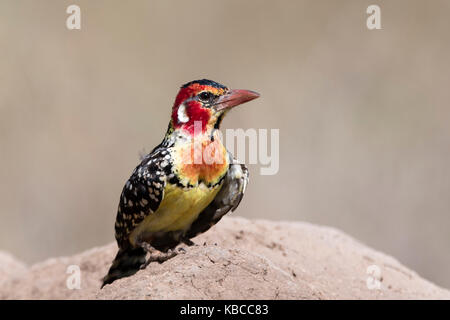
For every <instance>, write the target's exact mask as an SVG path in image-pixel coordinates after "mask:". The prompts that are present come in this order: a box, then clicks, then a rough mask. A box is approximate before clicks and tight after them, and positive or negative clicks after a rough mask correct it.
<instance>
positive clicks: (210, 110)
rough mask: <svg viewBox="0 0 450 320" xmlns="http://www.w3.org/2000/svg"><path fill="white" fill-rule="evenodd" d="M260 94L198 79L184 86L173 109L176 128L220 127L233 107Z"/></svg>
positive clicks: (194, 131) (193, 131) (196, 130)
mask: <svg viewBox="0 0 450 320" xmlns="http://www.w3.org/2000/svg"><path fill="white" fill-rule="evenodd" d="M258 97H259V94H258V93H256V92H254V91H250V90H231V89H228V88H227V87H226V86H224V85H221V84H220V83H217V82H214V81H211V80H206V79H203V80H195V81H191V82H189V83H186V84H185V85H183V86H182V87H181V88H180V91H179V92H178V95H177V97H176V99H175V103H174V105H173V109H172V120H171V123H172V127H173V129H176V130H177V129H181V130H185V131H186V132H188V133H189V134H191V135H194V133H197V132H199V130H198V129H197V128H198V127H199V125H201V131H200V132H205V131H208V130H212V129H213V128H216V129H218V128H219V125H220V122H221V121H222V119H223V116H224V115H225V113H226V112H227V111H229V110H230V109H231V108H233V107H235V106H237V105H240V104H242V103H244V102H248V101H250V100H253V99H256V98H258Z"/></svg>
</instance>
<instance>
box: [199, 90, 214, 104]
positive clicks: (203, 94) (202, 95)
mask: <svg viewBox="0 0 450 320" xmlns="http://www.w3.org/2000/svg"><path fill="white" fill-rule="evenodd" d="M198 97H199V98H200V100H202V101H205V102H209V101H211V100H212V98H213V97H214V95H213V94H212V93H211V92H208V91H203V92H201V93H200V94H199V95H198Z"/></svg>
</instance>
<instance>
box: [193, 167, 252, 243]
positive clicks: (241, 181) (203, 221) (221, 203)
mask: <svg viewBox="0 0 450 320" xmlns="http://www.w3.org/2000/svg"><path fill="white" fill-rule="evenodd" d="M248 179H249V174H248V169H247V167H246V166H245V165H244V164H241V163H238V162H237V161H236V160H233V162H232V164H230V168H229V169H228V172H227V175H226V177H225V179H224V183H223V185H222V188H221V189H220V191H219V192H218V193H217V195H216V197H215V198H214V200H213V201H212V202H211V203H210V204H209V205H208V206H207V207H206V208H205V209H204V210H203V211H202V212H201V213H200V215H199V216H198V218H197V220H195V221H194V223H193V224H192V225H191V227H190V228H189V230H188V232H187V233H186V235H185V236H186V238H188V239H190V238H193V237H195V236H196V235H198V234H200V233H203V232H205V231H207V230H208V229H209V228H211V227H212V226H213V225H215V224H216V223H217V222H219V220H220V219H222V217H223V216H224V215H225V214H227V213H228V212H229V211H230V210H231V211H234V210H235V209H236V208H237V207H238V205H239V203H240V202H241V200H242V197H243V196H244V192H245V189H246V188H247V184H248Z"/></svg>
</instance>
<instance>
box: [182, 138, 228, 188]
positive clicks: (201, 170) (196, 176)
mask: <svg viewBox="0 0 450 320" xmlns="http://www.w3.org/2000/svg"><path fill="white" fill-rule="evenodd" d="M175 153H176V155H175V156H176V158H178V161H176V162H175V163H177V164H178V165H177V167H176V168H175V169H176V171H177V173H178V175H179V178H181V179H187V180H188V182H189V183H190V184H192V185H196V184H198V183H199V182H201V181H203V182H204V183H206V184H214V183H216V182H218V181H219V180H220V178H222V177H223V175H224V174H225V173H226V172H227V169H228V164H229V163H228V155H227V150H226V149H225V146H224V145H223V144H222V142H221V141H220V140H219V139H215V140H214V141H211V140H210V139H209V138H208V139H203V140H200V141H198V140H197V141H194V142H193V143H191V144H187V145H183V146H181V147H179V148H177V149H176V151H175ZM180 160H181V161H180Z"/></svg>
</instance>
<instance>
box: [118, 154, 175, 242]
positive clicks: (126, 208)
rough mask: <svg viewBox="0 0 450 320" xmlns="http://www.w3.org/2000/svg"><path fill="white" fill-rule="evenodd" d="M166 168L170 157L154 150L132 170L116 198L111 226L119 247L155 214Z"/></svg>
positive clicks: (161, 193) (165, 175)
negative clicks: (115, 213)
mask: <svg viewBox="0 0 450 320" xmlns="http://www.w3.org/2000/svg"><path fill="white" fill-rule="evenodd" d="M169 167H170V154H169V152H168V151H167V150H166V149H165V148H159V147H156V148H155V149H154V150H153V151H152V152H151V153H150V154H148V155H147V156H145V157H144V158H143V159H142V162H141V163H140V164H139V165H138V166H137V167H136V169H134V171H133V173H132V175H131V177H130V178H129V179H128V181H127V183H126V184H125V186H124V188H123V191H122V194H121V196H120V203H119V208H118V210H117V218H116V224H115V231H116V234H115V236H116V240H117V243H118V244H119V247H126V246H128V244H129V239H128V238H129V236H130V233H131V232H132V231H133V229H134V228H135V227H136V226H137V225H138V224H139V223H140V222H142V221H143V220H144V219H145V218H146V217H147V216H148V215H150V214H152V213H153V212H155V211H156V210H157V209H158V207H159V205H160V204H161V202H162V200H163V198H164V188H165V185H166V180H167V173H168V170H169Z"/></svg>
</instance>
